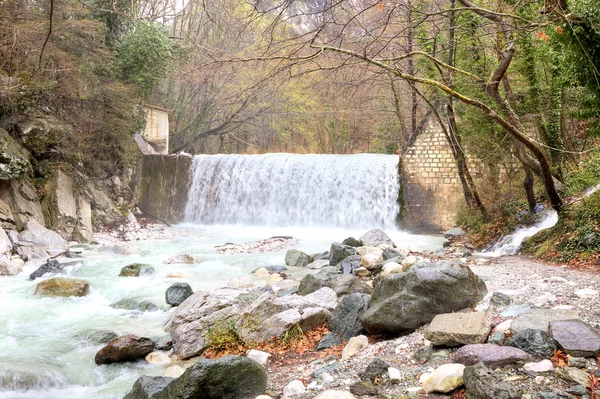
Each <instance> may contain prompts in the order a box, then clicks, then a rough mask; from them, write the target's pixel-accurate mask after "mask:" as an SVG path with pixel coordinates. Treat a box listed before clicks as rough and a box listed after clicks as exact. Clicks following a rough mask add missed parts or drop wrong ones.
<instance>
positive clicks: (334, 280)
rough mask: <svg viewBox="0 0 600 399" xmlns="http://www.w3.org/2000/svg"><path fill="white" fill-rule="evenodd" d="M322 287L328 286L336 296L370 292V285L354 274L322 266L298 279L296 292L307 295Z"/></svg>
mask: <svg viewBox="0 0 600 399" xmlns="http://www.w3.org/2000/svg"><path fill="white" fill-rule="evenodd" d="M323 287H329V288H331V289H332V290H334V291H335V293H336V294H337V295H338V296H342V295H347V294H352V293H363V294H370V293H371V287H369V286H368V285H367V284H366V283H365V282H364V281H362V280H361V279H359V278H358V277H356V276H352V275H350V274H339V269H337V268H332V267H324V268H323V269H321V270H320V271H319V272H318V273H316V274H307V275H306V276H304V278H302V280H301V281H300V285H299V286H298V294H300V295H308V294H310V293H312V292H315V291H318V290H320V289H321V288H323Z"/></svg>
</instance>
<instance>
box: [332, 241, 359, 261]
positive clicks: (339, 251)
mask: <svg viewBox="0 0 600 399" xmlns="http://www.w3.org/2000/svg"><path fill="white" fill-rule="evenodd" d="M352 255H356V248H354V247H351V246H349V245H344V244H340V243H338V242H334V243H333V244H331V248H330V249H329V265H330V266H336V265H337V264H338V263H340V262H341V261H343V260H344V259H346V258H347V257H348V256H352Z"/></svg>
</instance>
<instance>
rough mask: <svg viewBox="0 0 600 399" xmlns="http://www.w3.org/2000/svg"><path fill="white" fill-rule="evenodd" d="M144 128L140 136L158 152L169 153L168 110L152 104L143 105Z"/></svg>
mask: <svg viewBox="0 0 600 399" xmlns="http://www.w3.org/2000/svg"><path fill="white" fill-rule="evenodd" d="M144 111H145V112H146V128H145V129H144V132H143V133H142V137H143V138H144V139H145V140H146V141H147V142H148V143H149V144H150V145H151V146H152V147H153V148H154V150H155V151H156V152H157V153H159V154H168V153H169V111H168V110H166V109H162V108H157V107H153V106H148V105H145V106H144Z"/></svg>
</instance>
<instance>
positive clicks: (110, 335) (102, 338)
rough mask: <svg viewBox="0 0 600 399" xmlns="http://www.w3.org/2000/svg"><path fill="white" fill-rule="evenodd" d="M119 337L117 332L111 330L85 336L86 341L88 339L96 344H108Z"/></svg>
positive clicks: (98, 331)
mask: <svg viewBox="0 0 600 399" xmlns="http://www.w3.org/2000/svg"><path fill="white" fill-rule="evenodd" d="M118 337H119V336H118V335H117V333H116V332H114V331H109V330H97V331H90V332H89V333H87V334H85V336H84V338H85V339H88V340H90V341H92V342H94V343H96V344H107V343H109V342H110V341H112V340H113V339H115V338H118Z"/></svg>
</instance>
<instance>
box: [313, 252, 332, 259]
mask: <svg viewBox="0 0 600 399" xmlns="http://www.w3.org/2000/svg"><path fill="white" fill-rule="evenodd" d="M312 258H313V259H314V260H327V261H328V260H329V251H325V252H319V253H318V254H314V255H312Z"/></svg>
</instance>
